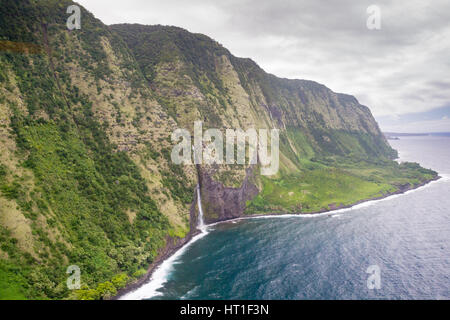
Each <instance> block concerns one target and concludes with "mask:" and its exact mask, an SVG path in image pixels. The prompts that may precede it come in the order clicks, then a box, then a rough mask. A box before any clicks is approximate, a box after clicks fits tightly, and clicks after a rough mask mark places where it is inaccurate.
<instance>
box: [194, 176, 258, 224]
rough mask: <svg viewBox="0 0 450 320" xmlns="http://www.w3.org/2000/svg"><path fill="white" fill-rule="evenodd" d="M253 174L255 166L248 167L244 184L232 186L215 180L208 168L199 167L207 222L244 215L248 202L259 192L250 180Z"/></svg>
mask: <svg viewBox="0 0 450 320" xmlns="http://www.w3.org/2000/svg"><path fill="white" fill-rule="evenodd" d="M252 174H253V168H252V167H250V168H247V170H246V176H245V178H244V182H243V183H242V185H241V186H240V187H239V188H230V187H226V186H224V185H223V184H222V183H221V182H218V181H214V180H213V179H212V177H211V176H210V175H209V174H208V173H207V172H206V170H202V169H199V178H200V190H201V198H202V207H203V211H204V213H205V223H211V222H217V221H223V220H229V219H233V218H238V217H240V216H242V215H243V213H244V210H245V205H246V202H247V201H250V200H252V199H253V198H254V197H255V196H256V195H257V194H258V192H259V190H258V188H257V187H256V186H255V185H254V184H253V183H252V182H251V181H250V177H252Z"/></svg>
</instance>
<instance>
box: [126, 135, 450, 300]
mask: <svg viewBox="0 0 450 320" xmlns="http://www.w3.org/2000/svg"><path fill="white" fill-rule="evenodd" d="M389 142H390V143H391V145H392V146H393V147H394V148H395V149H397V150H398V151H399V156H400V159H399V160H400V161H413V162H419V163H420V164H421V165H422V166H424V167H426V168H431V169H433V170H435V171H437V172H439V174H440V175H441V176H442V179H440V180H438V181H435V182H432V183H430V184H428V185H426V186H424V187H421V188H419V189H416V190H412V191H409V192H407V193H405V194H401V195H394V196H391V197H388V198H385V199H382V200H376V201H370V202H366V203H362V204H359V205H357V206H355V207H353V208H351V209H342V210H337V211H334V212H329V213H325V214H320V215H307V216H289V215H287V216H278V217H270V216H269V217H263V218H252V219H245V220H238V221H233V222H226V223H221V224H216V225H213V226H208V227H206V231H205V232H204V233H202V234H200V235H198V236H197V237H196V238H195V239H194V240H193V241H191V242H190V243H189V244H188V245H187V246H185V247H184V248H182V249H181V250H179V251H178V252H177V253H175V255H173V256H172V257H171V258H169V259H168V260H166V261H165V262H164V263H163V264H162V265H161V266H160V267H159V268H158V269H157V270H156V271H155V273H154V274H153V276H152V280H151V281H150V282H149V283H147V284H144V285H143V286H142V287H140V288H139V289H137V290H135V291H133V292H130V293H128V294H127V295H126V296H124V297H122V299H450V192H449V191H450V137H442V136H441V137H439V136H416V137H414V136H412V137H401V138H400V140H391V141H389Z"/></svg>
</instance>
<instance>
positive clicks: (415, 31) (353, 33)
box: [78, 0, 450, 132]
mask: <svg viewBox="0 0 450 320" xmlns="http://www.w3.org/2000/svg"><path fill="white" fill-rule="evenodd" d="M78 2H79V3H80V4H82V5H83V6H85V7H86V8H87V9H88V10H89V11H91V12H92V13H94V15H95V16H96V17H98V18H99V19H101V20H102V21H103V22H104V23H106V24H114V23H141V24H163V25H175V26H180V27H183V28H186V29H187V30H189V31H191V32H198V33H203V34H206V35H208V36H210V37H212V38H214V39H215V40H217V41H218V42H220V43H221V44H223V45H224V46H225V47H226V48H228V49H229V50H230V51H231V52H232V53H233V54H234V55H236V56H239V57H249V58H252V59H253V60H254V61H256V62H257V63H258V64H259V65H260V66H261V67H262V68H263V69H265V70H266V71H267V72H270V73H273V74H275V75H277V76H280V77H286V78H298V79H309V80H314V81H317V82H320V83H323V84H325V85H326V86H328V87H329V88H330V89H332V90H333V91H336V92H344V93H348V94H353V95H355V96H356V97H357V99H358V100H359V101H360V102H361V103H362V104H364V105H367V106H368V107H370V109H371V110H372V113H373V114H374V115H375V116H376V117H377V119H379V121H380V124H381V126H382V129H385V130H390V131H393V130H392V129H393V128H394V127H395V129H396V130H402V126H404V127H403V128H404V130H405V131H406V130H408V131H410V130H409V127H410V126H411V122H409V123H402V122H401V121H400V119H404V117H401V115H404V114H409V113H420V114H426V113H427V112H428V111H430V110H431V111H430V112H432V109H436V108H442V107H445V106H450V58H449V57H450V1H446V0H435V1H430V3H429V4H426V3H424V1H411V0H405V1H375V0H372V1H365V0H341V1H319V0H310V1H304V0H290V1H268V0H239V1H237V0H224V1H211V0H189V1H183V0H164V1H153V0H128V1H118V0H117V1H114V0H81V1H78ZM369 5H378V6H379V7H380V9H381V29H380V30H369V29H368V28H367V27H366V20H367V18H368V16H369V14H368V13H367V12H366V10H367V7H368V6H369ZM449 110H450V109H449ZM406 118H407V117H406ZM448 118H450V111H449V114H446V115H444V116H442V118H441V119H431V120H427V121H421V120H417V119H416V120H415V122H414V127H413V128H415V129H416V130H417V131H422V132H425V131H450V123H449V120H448ZM386 119H389V121H385V120H386ZM395 121H398V123H395ZM430 121H431V122H430ZM406 128H408V129H406ZM442 129H445V130H442Z"/></svg>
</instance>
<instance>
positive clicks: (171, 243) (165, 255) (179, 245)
mask: <svg viewBox="0 0 450 320" xmlns="http://www.w3.org/2000/svg"><path fill="white" fill-rule="evenodd" d="M440 179H442V176H440V175H439V174H437V175H436V177H434V178H432V179H429V180H426V181H424V182H422V183H419V184H417V185H414V186H411V185H409V186H408V187H400V188H399V190H397V191H395V192H390V193H387V194H385V195H382V196H378V197H372V198H367V199H363V200H359V201H356V202H354V203H352V204H350V205H345V206H338V207H336V208H333V209H329V210H319V211H313V212H307V213H306V212H303V213H302V212H299V213H286V212H279V213H267V214H251V215H245V216H242V217H237V218H231V219H224V220H219V221H214V222H212V223H209V224H207V225H205V227H206V229H207V228H208V227H212V226H215V225H218V224H222V223H229V222H233V221H239V220H247V219H256V218H276V217H281V216H285V217H291V216H292V217H293V216H311V217H315V216H320V215H323V214H330V215H331V214H333V213H336V212H339V211H341V210H346V209H352V208H353V207H355V206H357V205H360V204H363V203H368V202H371V201H377V200H383V199H387V198H389V197H391V196H395V195H401V194H405V193H407V192H408V191H414V190H417V189H419V188H421V187H424V186H426V185H428V184H430V183H431V182H435V181H438V180H440ZM202 234H203V235H207V234H208V233H207V232H202V231H201V230H199V229H197V227H196V228H195V230H194V231H193V232H189V233H188V235H187V236H186V237H184V238H180V239H173V238H169V240H168V242H167V243H166V246H165V247H164V248H162V250H161V254H159V255H158V256H157V257H156V259H155V261H154V262H153V263H152V264H151V265H150V266H149V268H148V269H147V272H146V274H145V275H144V276H142V277H141V278H139V279H138V280H136V281H135V282H132V283H130V284H128V285H127V286H125V287H124V288H122V289H120V290H118V291H117V294H116V295H115V296H114V297H112V298H111V300H120V299H121V298H123V297H124V296H126V295H127V294H130V293H131V292H133V291H135V290H138V289H139V288H141V287H142V286H144V285H145V284H147V283H150V282H151V281H152V280H153V279H152V276H153V275H154V273H155V271H157V270H158V269H159V267H160V266H161V265H162V264H163V263H164V262H166V261H167V260H169V259H170V258H172V257H174V256H175V255H176V254H177V253H179V252H180V251H181V250H182V249H183V248H187V247H188V245H190V244H192V243H193V242H192V240H197V239H199V238H197V239H195V238H196V237H197V236H199V235H202Z"/></svg>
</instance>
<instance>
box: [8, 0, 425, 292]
mask: <svg viewBox="0 0 450 320" xmlns="http://www.w3.org/2000/svg"><path fill="white" fill-rule="evenodd" d="M72 4H74V3H73V2H72V1H68V0H63V1H56V0H46V1H32V0H23V1H15V0H14V1H13V0H3V1H2V5H1V6H0V17H1V19H0V66H1V68H0V149H1V153H0V243H1V246H0V280H1V281H0V297H3V296H1V295H2V294H4V295H5V297H17V298H67V297H70V298H85V299H92V298H102V297H103V298H105V297H108V296H111V295H114V294H115V292H116V290H117V289H120V288H121V287H123V286H124V285H125V284H126V283H127V282H130V281H133V280H134V279H136V278H139V277H140V276H142V274H144V273H145V269H146V268H147V267H148V266H149V265H150V264H152V263H154V262H155V261H157V259H160V258H161V257H162V256H164V255H165V254H167V253H168V252H170V250H172V249H174V248H176V247H177V246H179V245H180V244H182V243H183V242H184V241H186V239H188V238H189V236H191V235H192V233H193V232H195V225H196V209H197V203H196V197H195V186H196V185H197V183H198V182H200V185H201V194H202V204H203V207H204V208H205V219H206V221H207V222H212V221H218V220H225V219H229V218H234V217H238V216H242V215H245V214H251V213H266V212H310V211H315V210H318V209H324V208H325V209H327V208H331V207H333V206H338V205H342V204H344V205H345V204H348V203H351V202H355V201H358V200H361V199H364V198H368V197H372V196H376V195H380V194H384V193H387V192H391V191H393V190H396V188H398V186H400V185H404V184H414V183H419V182H420V181H423V180H425V179H427V178H429V177H431V176H432V175H433V173H432V172H429V171H426V170H423V169H421V168H420V167H418V166H415V165H408V166H399V165H398V164H396V163H395V162H392V161H390V158H391V157H392V156H394V155H395V152H394V151H393V150H392V149H391V148H390V147H389V145H388V144H387V143H386V140H385V139H384V137H383V135H382V134H381V133H380V131H379V128H378V126H377V124H376V122H375V120H374V119H373V117H372V115H371V113H370V111H369V109H368V108H367V107H364V106H361V105H360V104H359V103H358V102H357V100H356V99H355V98H353V97H351V96H347V95H342V94H337V93H334V92H332V91H331V90H329V89H327V88H326V87H325V86H323V85H320V84H317V83H314V82H311V81H305V80H288V79H280V78H277V77H275V76H273V75H270V74H267V73H265V72H264V71H263V70H262V69H261V68H259V67H258V66H257V65H256V64H255V63H254V62H253V61H251V60H249V59H241V58H236V57H234V56H233V55H232V54H231V53H230V52H228V50H226V49H225V48H223V47H222V46H220V45H219V44H218V43H216V42H215V41H213V40H211V39H210V38H208V37H206V36H204V35H200V34H192V33H189V32H187V31H185V30H182V29H180V28H175V27H162V26H140V25H115V26H111V27H107V26H105V25H104V24H103V23H102V22H101V21H99V20H98V19H96V18H95V17H93V15H92V14H90V13H89V12H88V11H86V10H85V9H84V8H82V9H81V13H82V25H81V29H80V30H73V31H69V30H67V28H66V20H67V18H68V16H69V15H68V14H67V13H66V10H67V7H68V6H69V5H72ZM196 120H201V121H203V123H204V125H203V126H204V129H208V128H217V129H220V130H224V129H226V128H233V129H237V128H242V129H244V130H246V129H249V128H256V129H260V128H267V129H272V128H277V129H280V170H279V171H278V173H277V174H276V175H274V176H272V177H265V176H261V175H260V173H259V172H260V170H259V167H258V166H255V167H253V168H250V167H249V166H248V165H246V166H242V165H208V166H207V165H202V166H200V167H199V168H196V167H195V166H194V165H176V164H174V163H173V162H172V161H171V158H170V155H171V150H172V147H173V145H174V143H175V142H172V141H171V139H170V137H171V134H172V132H173V131H174V130H175V129H177V128H186V129H188V130H190V131H191V132H193V131H192V130H193V129H192V128H193V124H194V121H196ZM69 265H76V266H78V267H79V268H80V271H81V279H82V282H81V283H82V286H83V287H82V289H81V290H75V291H71V290H69V289H68V288H67V285H66V283H67V282H66V280H67V274H66V270H67V267H68V266H69Z"/></svg>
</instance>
